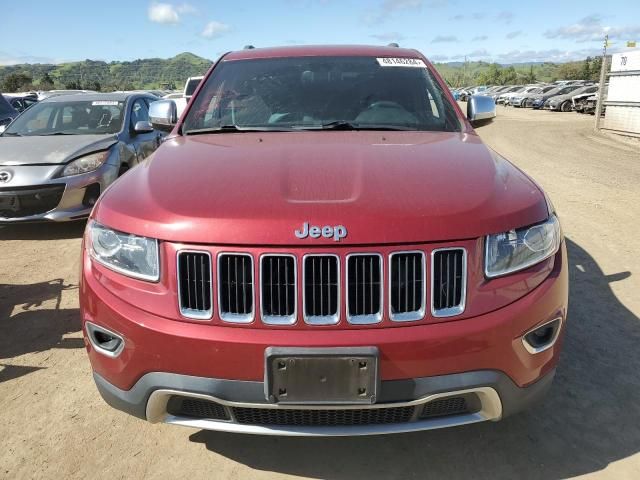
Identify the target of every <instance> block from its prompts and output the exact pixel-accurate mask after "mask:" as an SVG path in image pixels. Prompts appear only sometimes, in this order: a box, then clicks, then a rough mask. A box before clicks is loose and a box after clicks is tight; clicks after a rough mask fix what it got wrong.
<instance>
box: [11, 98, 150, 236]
mask: <svg viewBox="0 0 640 480" xmlns="http://www.w3.org/2000/svg"><path fill="white" fill-rule="evenodd" d="M155 100H157V98H156V97H154V96H152V95H149V94H146V93H102V94H83V95H66V96H59V97H53V98H50V99H47V100H43V101H42V102H40V103H38V104H36V105H34V106H33V107H32V108H30V109H28V110H26V111H25V112H24V113H23V114H22V115H20V116H19V117H18V118H16V119H15V120H14V121H13V123H11V124H10V125H9V126H8V127H7V128H6V130H5V131H4V132H3V133H2V135H0V223H5V224H6V223H13V222H21V221H40V220H54V221H64V220H77V219H81V218H85V217H87V216H88V215H89V213H90V212H91V208H92V207H93V204H94V203H95V202H96V200H97V199H98V197H99V196H100V194H101V193H102V192H103V191H104V189H105V188H106V187H107V186H108V185H109V184H111V183H112V182H113V181H114V180H115V179H116V178H118V176H120V175H122V174H123V173H124V172H126V171H127V170H128V169H129V168H132V167H134V166H136V165H137V164H138V163H140V162H141V161H142V160H143V159H144V158H146V157H147V156H149V155H150V154H151V153H153V151H154V150H155V149H156V148H157V147H158V145H160V143H161V141H162V136H163V133H161V132H160V131H157V130H154V129H153V127H152V126H151V124H150V123H149V104H150V103H151V102H153V101H155Z"/></svg>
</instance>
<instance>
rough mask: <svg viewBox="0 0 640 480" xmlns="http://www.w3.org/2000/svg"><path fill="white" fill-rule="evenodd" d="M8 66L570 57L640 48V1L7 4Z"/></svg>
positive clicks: (4, 48) (60, 0)
mask: <svg viewBox="0 0 640 480" xmlns="http://www.w3.org/2000/svg"><path fill="white" fill-rule="evenodd" d="M2 3H4V5H2V8H1V9H0V11H2V21H1V22H0V23H1V24H2V33H3V35H2V37H3V41H2V43H1V44H0V64H4V65H7V64H14V63H23V62H41V63H42V62H62V61H73V60H83V59H86V58H90V59H93V60H106V61H111V60H132V59H136V58H148V57H161V58H168V57H171V56H173V55H176V54H178V53H181V52H185V51H189V52H193V53H195V54H197V55H200V56H203V57H206V58H210V59H215V58H216V57H218V56H219V55H220V54H222V53H224V52H226V51H229V50H234V49H239V48H242V47H243V46H244V45H246V44H253V45H256V46H273V45H288V44H310V43H358V44H363V43H365V44H370V43H373V44H386V43H388V42H391V41H397V42H398V43H400V44H401V45H402V46H409V47H413V48H417V49H419V50H421V51H422V52H423V53H424V54H425V55H427V57H429V58H430V59H431V60H433V61H459V60H462V59H464V56H465V55H467V56H468V57H469V58H470V59H471V60H490V61H497V62H500V63H512V62H524V61H566V60H573V59H581V58H584V57H585V56H586V55H594V54H598V53H599V52H600V51H601V48H602V37H603V35H604V33H605V32H609V34H610V36H611V37H612V42H613V45H612V48H613V50H621V49H626V46H625V45H626V41H627V40H637V41H638V45H639V46H640V1H631V0H608V1H607V2H602V1H595V0H582V1H580V2H566V1H560V0H557V1H546V0H543V1H538V0H536V1H531V0H530V1H526V2H519V1H513V0H512V1H504V0H499V1H492V2H489V1H485V2H478V1H465V0H449V1H447V0H373V1H359V0H266V1H257V0H256V1H252V0H236V1H229V0H227V1H222V0H215V1H205V0H185V1H183V0H176V1H171V0H159V1H156V2H153V1H146V0H135V1H134V0H128V1H125V0H107V1H102V2H90V1H86V0H85V1H71V0H57V1H56V2H55V5H54V6H53V5H52V4H51V3H50V2H43V1H32V0H22V1H20V2H11V3H8V2H7V0H3V1H2Z"/></svg>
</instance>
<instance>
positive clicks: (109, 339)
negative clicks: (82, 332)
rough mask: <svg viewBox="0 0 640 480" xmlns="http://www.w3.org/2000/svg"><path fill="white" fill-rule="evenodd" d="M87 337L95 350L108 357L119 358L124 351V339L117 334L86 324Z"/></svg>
mask: <svg viewBox="0 0 640 480" xmlns="http://www.w3.org/2000/svg"><path fill="white" fill-rule="evenodd" d="M85 325H86V329H87V337H89V342H91V345H92V346H93V348H94V349H95V350H96V351H97V352H99V353H101V354H103V355H106V356H107V357H117V356H118V355H120V354H121V353H122V350H124V338H122V337H121V336H120V335H118V334H117V333H114V332H112V331H110V330H107V329H106V328H104V327H99V326H98V325H95V324H93V323H91V322H86V324H85Z"/></svg>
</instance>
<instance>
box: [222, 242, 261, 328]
mask: <svg viewBox="0 0 640 480" xmlns="http://www.w3.org/2000/svg"><path fill="white" fill-rule="evenodd" d="M253 297H254V295H253V257H251V255H248V254H227V253H222V254H220V255H218V307H219V309H220V318H222V320H224V321H225V322H233V323H250V322H252V321H253V313H254V312H253V305H254V303H253Z"/></svg>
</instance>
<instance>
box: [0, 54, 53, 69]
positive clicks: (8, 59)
mask: <svg viewBox="0 0 640 480" xmlns="http://www.w3.org/2000/svg"><path fill="white" fill-rule="evenodd" d="M64 61H65V60H63V59H59V58H51V57H38V56H34V55H12V54H10V53H7V52H0V65H3V66H9V65H21V64H23V63H43V64H57V63H63V62H64Z"/></svg>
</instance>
